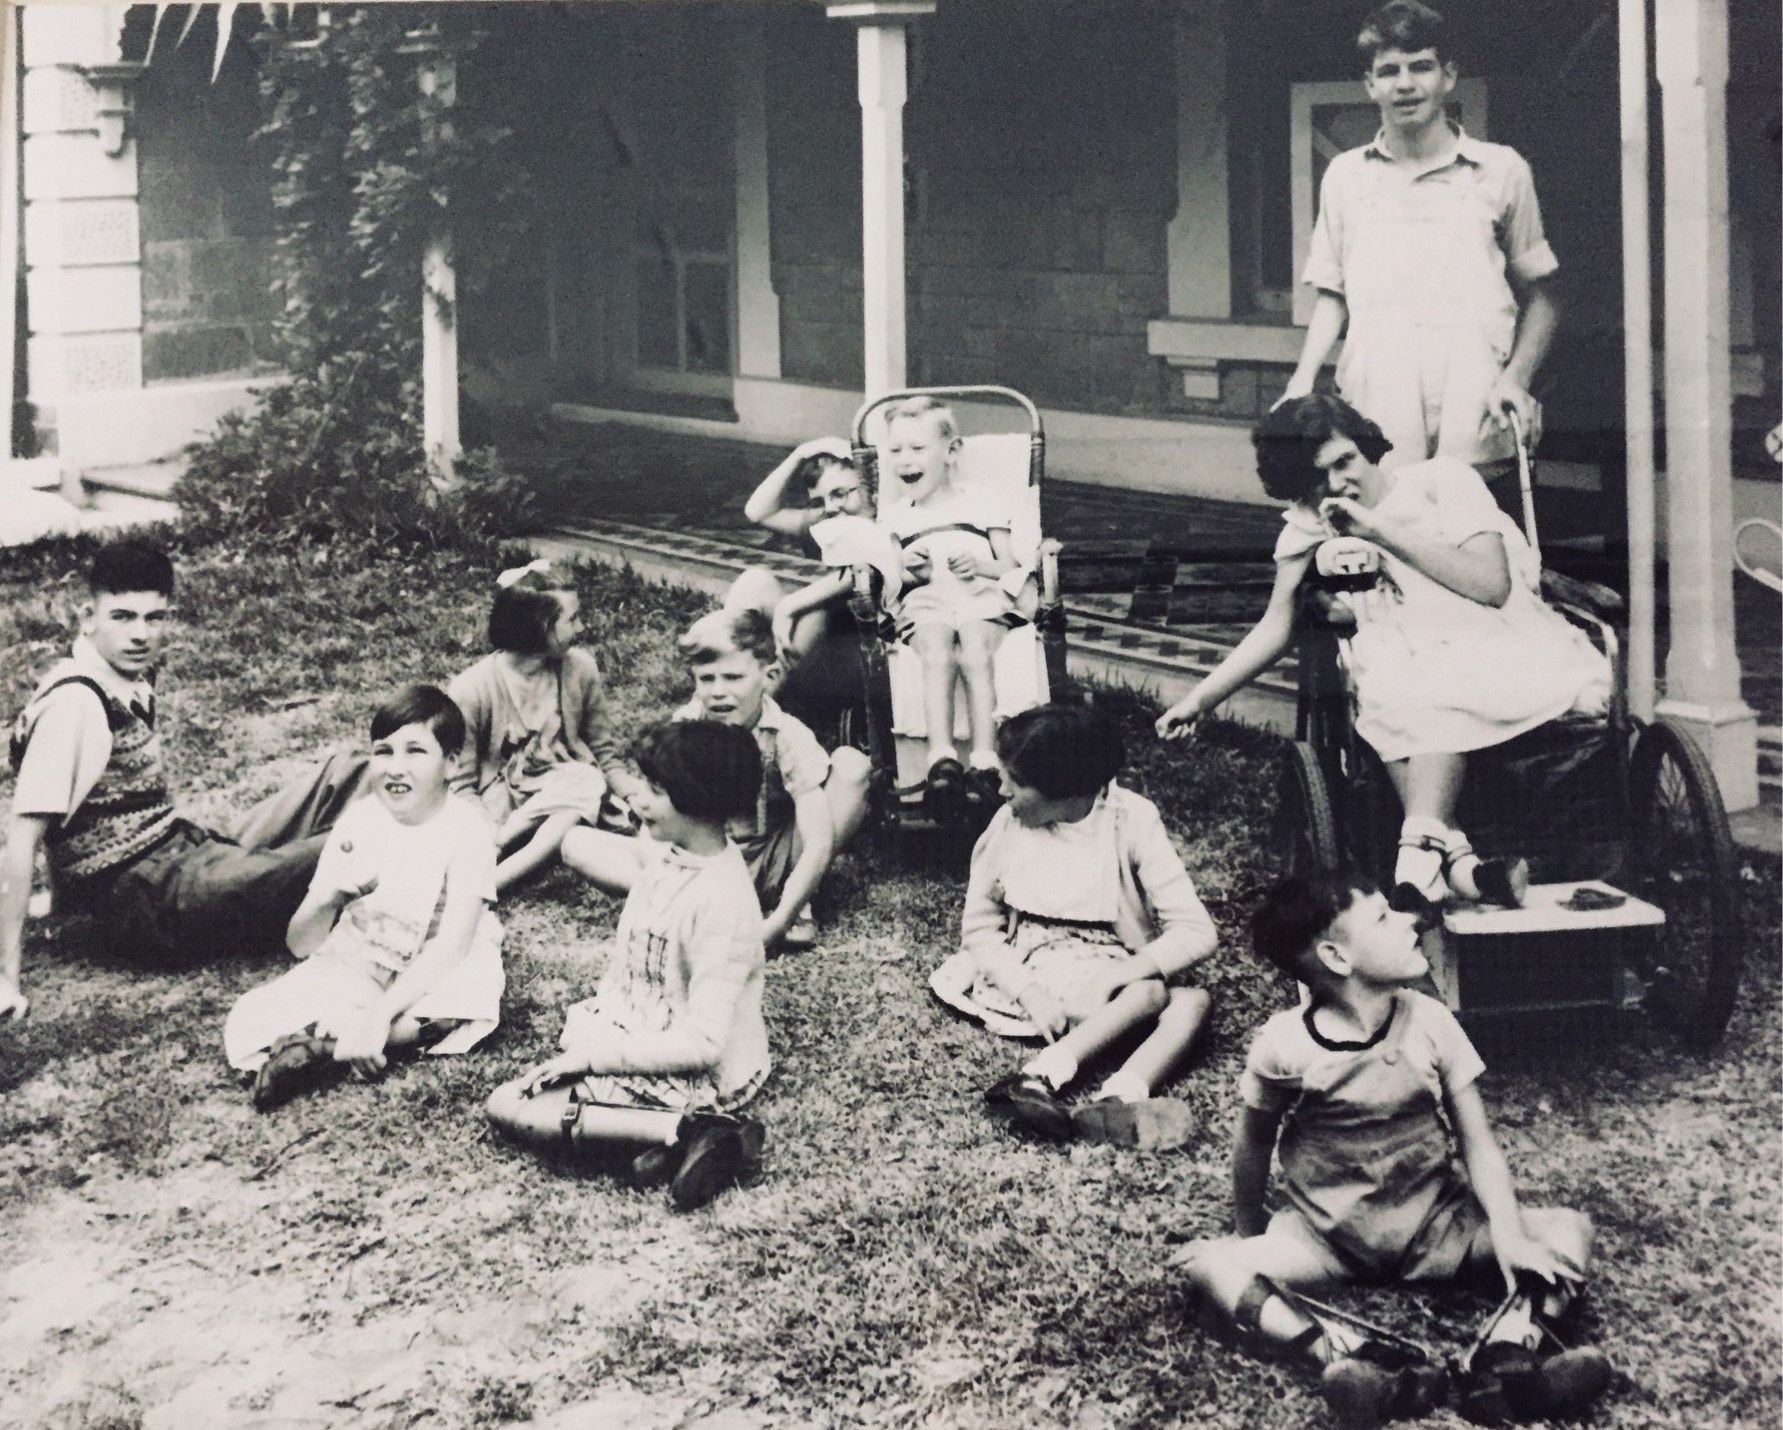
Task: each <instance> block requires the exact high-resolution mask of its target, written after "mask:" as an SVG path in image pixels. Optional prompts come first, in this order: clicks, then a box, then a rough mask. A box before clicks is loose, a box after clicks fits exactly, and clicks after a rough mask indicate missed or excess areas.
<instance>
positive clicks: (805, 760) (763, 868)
mask: <svg viewBox="0 0 1783 1430" xmlns="http://www.w3.org/2000/svg"><path fill="white" fill-rule="evenodd" d="M680 648H681V654H682V656H683V658H684V659H685V660H686V661H687V665H688V668H689V670H690V671H691V672H692V675H693V699H692V700H691V701H690V702H688V704H686V705H685V706H683V707H682V708H681V709H680V710H678V711H676V712H675V718H676V719H678V720H716V721H718V722H720V723H721V724H725V725H735V726H738V727H739V728H741V729H744V730H748V731H749V732H750V733H752V734H753V735H754V736H755V740H756V744H757V746H758V747H759V748H760V750H761V758H762V785H761V795H760V797H759V799H758V801H757V803H756V807H755V810H754V812H753V813H752V814H751V815H749V816H748V817H745V818H741V819H734V820H732V821H731V822H730V826H729V833H730V837H731V839H732V840H733V841H734V842H735V843H736V845H737V846H738V848H740V849H741V850H742V851H743V858H744V860H745V861H746V862H747V863H748V865H749V872H750V874H751V875H752V876H753V878H754V880H755V888H756V893H757V895H758V896H759V897H760V899H761V906H762V912H763V914H764V915H765V916H766V917H765V921H764V923H763V926H762V941H763V943H765V944H766V945H768V946H769V947H770V948H771V947H773V946H774V945H775V944H782V945H784V946H786V947H788V948H802V947H807V946H809V945H810V944H811V942H812V941H813V939H814V937H815V930H814V929H813V926H812V922H811V917H810V913H809V911H808V909H807V905H808V904H809V903H810V900H811V896H812V894H814V893H815V892H816V891H817V886H818V884H819V883H821V882H822V880H823V876H824V874H825V873H826V872H827V871H828V869H829V867H830V860H831V859H832V858H833V857H834V855H835V851H836V850H837V849H839V848H840V847H841V846H842V845H843V844H845V843H846V842H847V841H848V839H849V837H850V836H852V835H853V833H854V831H855V830H856V829H858V828H859V827H860V822H861V819H862V817H863V816H864V815H865V814H866V809H867V777H868V773H869V767H868V763H867V757H866V756H865V755H863V754H862V753H861V752H860V751H859V750H855V749H851V748H847V747H844V748H842V749H839V750H837V751H836V752H835V753H834V754H833V755H826V754H825V753H824V749H823V746H822V745H820V744H819V743H818V742H817V737H816V736H815V735H813V734H812V733H811V731H810V730H809V729H808V728H807V727H806V726H805V725H804V723H803V722H801V721H800V720H799V719H797V718H796V717H795V716H792V715H789V714H787V713H786V712H785V711H784V710H782V709H781V708H780V707H779V706H778V705H777V704H775V702H774V699H773V697H772V696H770V695H769V694H768V691H769V689H770V688H772V686H773V683H774V681H775V680H776V679H777V678H778V676H779V673H780V663H779V656H778V654H777V652H776V650H775V647H774V633H773V631H772V629H771V628H770V626H769V624H768V619H767V617H765V616H764V615H762V613H761V612H760V611H757V610H741V611H738V610H718V611H714V612H712V613H711V614H710V615H707V616H703V617H701V618H700V619H699V620H698V621H696V622H694V624H693V625H692V627H690V628H689V630H688V632H687V634H686V635H684V636H682V637H681V641H680ZM642 857H643V854H642V851H641V850H640V849H639V847H638V843H637V840H636V839H633V838H629V837H627V836H625V835H616V834H610V833H607V832H606V831H604V830H595V829H587V828H581V829H573V830H571V831H570V832H569V834H568V835H566V836H565V837H564V842H563V862H564V863H566V864H568V865H569V866H570V867H571V868H572V869H574V870H576V871H577V872H578V873H580V874H581V875H583V876H584V877H585V878H587V879H589V880H591V881H592V882H593V883H594V884H595V885H597V886H598V887H600V888H602V889H605V890H606V891H607V892H608V893H611V894H629V893H630V892H631V889H632V885H633V883H634V882H635V881H636V879H637V875H638V870H639V868H640V867H641V864H642Z"/></svg>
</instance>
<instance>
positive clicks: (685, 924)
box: [485, 720, 768, 1211]
mask: <svg viewBox="0 0 1783 1430" xmlns="http://www.w3.org/2000/svg"><path fill="white" fill-rule="evenodd" d="M633 755H634V757H635V759H636V761H637V765H638V770H639V771H640V773H641V774H642V775H643V778H644V781H645V791H644V793H642V794H640V795H638V796H637V797H636V798H635V799H634V800H633V807H634V809H635V810H636V811H637V814H638V817H639V818H640V819H642V820H643V822H644V827H645V829H646V830H648V831H649V833H650V835H651V838H650V839H649V840H644V841H639V857H640V859H641V860H642V863H641V865H640V867H639V869H638V871H637V875H636V879H635V882H634V883H633V884H632V887H631V893H630V895H629V896H628V897H627V899H626V901H625V909H624V911H623V912H622V913H621V914H620V917H619V931H618V933H617V935H616V936H615V939H614V946H613V952H612V955H611V957H610V958H609V960H608V963H607V966H606V968H605V970H604V971H603V972H602V974H601V981H600V985H599V987H598V988H597V989H596V991H595V995H594V997H593V998H591V999H589V1000H588V1001H586V1002H583V1003H578V1004H576V1005H575V1006H574V1007H572V1008H571V1009H570V1010H569V1013H568V1016H567V1017H566V1019H565V1021H564V1027H563V1037H562V1046H563V1049H564V1051H563V1052H562V1053H560V1054H558V1056H556V1057H554V1058H551V1059H549V1060H548V1061H546V1062H543V1063H540V1064H539V1065H538V1066H537V1067H534V1068H532V1069H530V1070H529V1071H527V1072H525V1073H523V1074H521V1075H520V1076H519V1077H518V1078H516V1079H514V1080H513V1081H512V1082H509V1083H505V1084H503V1085H502V1086H501V1087H498V1088H497V1089H496V1090H495V1091H494V1093H492V1094H491V1095H490V1098H489V1103H488V1106H487V1108H486V1109H485V1110H486V1112H487V1114H488V1116H489V1120H490V1121H491V1122H493V1123H494V1124H495V1125H496V1126H497V1127H498V1128H500V1129H501V1130H502V1131H503V1132H506V1133H508V1134H509V1135H510V1136H512V1137H515V1138H517V1139H518V1140H519V1141H521V1142H524V1143H526V1144H527V1145H529V1146H531V1147H533V1148H535V1149H537V1150H538V1151H541V1152H547V1153H550V1152H557V1153H563V1154H567V1155H569V1156H572V1157H574V1156H576V1155H578V1154H581V1153H584V1152H599V1151H600V1150H602V1149H608V1150H622V1151H624V1152H625V1153H626V1154H627V1155H629V1156H630V1157H631V1162H630V1172H631V1180H632V1182H633V1185H635V1186H638V1187H653V1186H661V1185H663V1184H665V1183H667V1184H668V1185H669V1188H670V1193H671V1196H672V1198H673V1200H674V1203H675V1205H676V1206H678V1207H680V1208H681V1209H682V1210H683V1211H687V1210H691V1209H692V1208H694V1207H698V1206H703V1205H704V1204H705V1203H707V1202H709V1201H711V1200H712V1198H713V1197H715V1196H717V1195H718V1193H719V1192H721V1191H722V1190H723V1189H724V1188H725V1187H727V1186H730V1185H732V1184H733V1183H735V1182H737V1181H738V1180H740V1179H742V1178H744V1177H747V1176H748V1175H749V1174H750V1173H751V1172H752V1171H753V1170H754V1169H755V1167H756V1166H758V1165H759V1162H760V1157H761V1147H762V1126H761V1124H760V1123H759V1122H756V1121H755V1120H754V1119H752V1118H748V1117H742V1116H739V1115H737V1109H738V1108H740V1107H742V1106H743V1105H744V1104H745V1103H747V1102H748V1101H749V1100H750V1098H752V1097H754V1096H755V1094H756V1093H757V1092H758V1091H759V1090H760V1088H761V1085H762V1083H763V1082H764V1081H765V1080H766V1079H767V1076H768V1033H767V1027H766V1025H765V1024H764V1022H763V1021H762V979H763V970H764V968H765V966H766V954H765V953H764V952H763V948H762V915H761V910H760V907H759V905H758V904H757V902H756V896H755V885H754V883H753V882H752V881H751V879H750V876H749V869H748V867H747V866H746V865H745V864H744V863H743V856H742V854H741V853H740V852H738V849H737V846H736V845H735V844H733V843H731V842H730V840H729V839H728V838H727V837H726V834H725V825H726V822H727V821H728V820H730V819H733V818H736V817H737V816H739V815H742V814H746V813H748V812H750V811H752V810H753V809H754V808H755V799H756V792H757V789H758V787H759V786H760V784H761V755H760V752H759V751H758V750H757V749H756V743H755V739H754V737H753V736H752V735H751V734H750V733H749V732H748V731H747V730H743V729H740V728H738V727H736V726H734V725H725V724H720V723H719V722H717V721H713V720H684V721H674V722H670V723H666V724H661V725H655V726H652V727H651V728H649V729H647V730H646V731H644V733H643V734H642V735H640V736H639V738H638V742H637V744H636V746H635V747H634V749H633Z"/></svg>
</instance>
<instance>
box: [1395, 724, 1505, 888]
mask: <svg viewBox="0 0 1783 1430" xmlns="http://www.w3.org/2000/svg"><path fill="white" fill-rule="evenodd" d="M1387 775H1388V778H1390V779H1391V780H1392V781H1393V788H1394V789H1395V790H1396V791H1397V792H1398V794H1399V802H1400V804H1401V805H1402V806H1403V807H1404V809H1405V823H1404V824H1403V825H1401V826H1400V831H1399V841H1400V844H1399V859H1398V863H1397V864H1396V865H1395V866H1394V871H1393V882H1394V883H1395V884H1411V885H1412V886H1413V887H1414V888H1416V889H1417V890H1418V891H1419V892H1420V893H1421V894H1423V895H1424V896H1425V897H1426V898H1432V899H1434V898H1437V897H1440V896H1441V894H1442V893H1443V883H1444V880H1445V879H1446V880H1447V883H1448V886H1449V887H1450V888H1452V889H1453V890H1454V891H1455V892H1456V893H1457V894H1459V895H1460V896H1461V897H1462V898H1464V899H1486V900H1489V901H1491V902H1493V903H1499V904H1507V905H1512V906H1514V905H1517V904H1521V903H1522V902H1523V892H1524V890H1525V888H1527V886H1528V882H1529V871H1528V866H1527V865H1526V864H1524V863H1523V861H1521V860H1501V859H1491V860H1484V861H1482V860H1481V859H1480V858H1479V856H1478V855H1476V854H1475V853H1474V852H1473V849H1472V846H1471V845H1469V844H1468V842H1467V836H1466V834H1464V833H1462V831H1461V830H1459V829H1457V828H1456V827H1455V809H1456V806H1457V805H1458V804H1459V803H1460V801H1461V787H1462V784H1463V783H1464V781H1465V780H1466V777H1467V757H1466V756H1465V755H1454V754H1424V755H1412V756H1410V757H1409V758H1407V759H1404V760H1395V761H1394V762H1393V763H1392V764H1390V765H1388V766H1387Z"/></svg>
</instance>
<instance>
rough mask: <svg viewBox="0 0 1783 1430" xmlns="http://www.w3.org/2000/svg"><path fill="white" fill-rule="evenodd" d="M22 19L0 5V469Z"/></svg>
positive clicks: (14, 339) (13, 317)
mask: <svg viewBox="0 0 1783 1430" xmlns="http://www.w3.org/2000/svg"><path fill="white" fill-rule="evenodd" d="M18 75H19V14H18V7H17V6H16V5H14V4H13V3H12V0H0V298H3V299H4V300H5V301H0V404H3V405H4V409H5V412H6V421H5V423H4V438H3V441H4V446H0V465H4V464H5V463H6V462H9V461H11V460H12V453H13V444H14V443H15V442H16V441H17V440H18V434H17V433H16V432H14V431H13V430H12V424H13V405H12V388H13V381H14V378H15V374H14V372H13V355H14V350H15V349H16V347H17V345H18V304H17V303H15V302H13V301H11V299H12V295H14V294H16V293H17V292H18V283H19V210H20V209H21V208H22V207H23V199H22V198H21V196H20V194H19V80H18Z"/></svg>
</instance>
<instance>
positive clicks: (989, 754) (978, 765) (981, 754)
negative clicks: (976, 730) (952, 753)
mask: <svg viewBox="0 0 1783 1430" xmlns="http://www.w3.org/2000/svg"><path fill="white" fill-rule="evenodd" d="M971 766H972V768H973V769H975V770H994V769H999V768H1001V766H1000V765H999V763H998V760H997V752H996V751H995V750H974V751H973V752H972V759H971Z"/></svg>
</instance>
